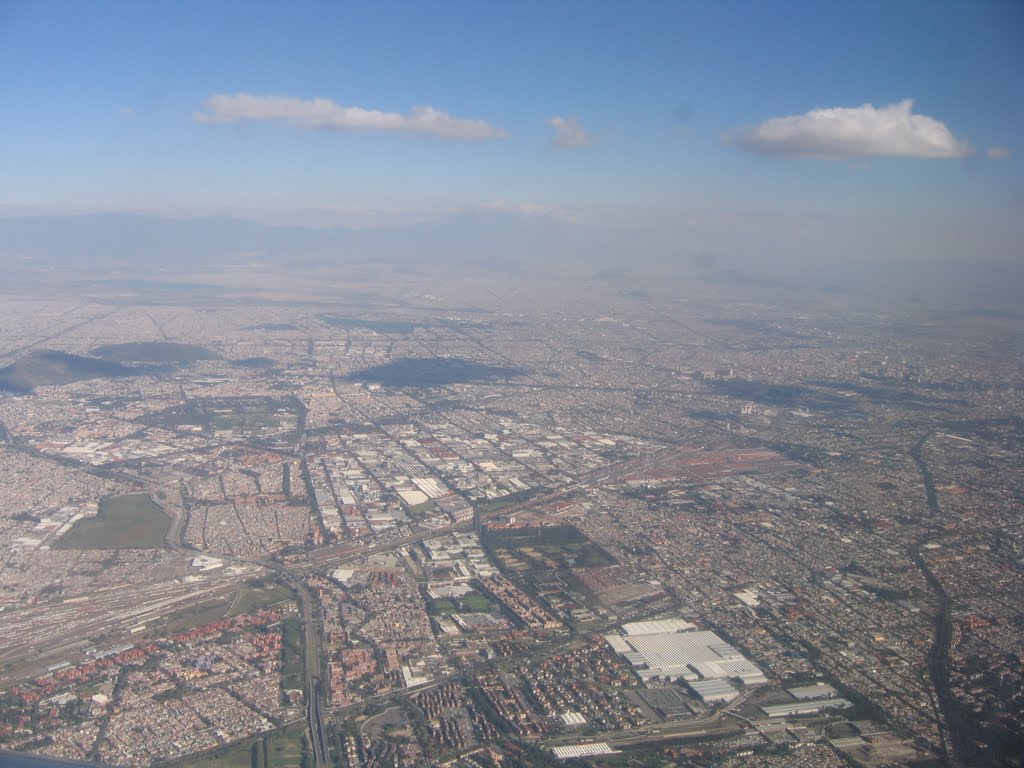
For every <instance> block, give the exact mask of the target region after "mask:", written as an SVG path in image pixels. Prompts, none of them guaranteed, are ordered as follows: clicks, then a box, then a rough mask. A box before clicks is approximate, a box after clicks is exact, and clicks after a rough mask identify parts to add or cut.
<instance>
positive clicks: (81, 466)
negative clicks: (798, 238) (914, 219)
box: [0, 270, 1024, 768]
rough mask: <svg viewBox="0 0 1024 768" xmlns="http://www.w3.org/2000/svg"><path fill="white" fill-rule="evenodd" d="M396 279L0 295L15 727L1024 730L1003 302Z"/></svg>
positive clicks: (519, 760) (87, 755) (1011, 326)
mask: <svg viewBox="0 0 1024 768" xmlns="http://www.w3.org/2000/svg"><path fill="white" fill-rule="evenodd" d="M385 272H386V270H382V271H381V273H380V274H379V275H377V276H376V278H375V279H371V278H370V277H369V276H367V278H366V279H364V280H363V281H362V282H361V283H360V284H358V285H356V286H354V287H350V288H349V289H346V288H345V286H344V284H343V281H339V282H338V284H337V285H336V286H331V285H327V284H321V285H319V286H318V287H317V288H316V289H315V290H316V291H317V295H313V296H311V297H307V298H305V299H303V300H302V301H299V300H298V299H297V298H296V299H294V300H289V299H288V298H287V297H286V296H284V295H283V294H284V293H285V292H286V291H288V290H292V289H290V288H289V287H288V280H287V276H283V277H280V278H279V279H278V280H276V281H272V282H274V283H275V284H276V285H277V288H276V292H277V294H278V296H277V298H276V299H275V300H273V301H271V300H268V299H266V298H264V299H260V298H259V296H258V292H257V291H255V290H254V291H253V292H252V295H251V296H248V297H238V298H234V299H232V298H230V297H213V296H211V297H210V298H209V299H208V300H202V301H198V300H195V299H189V300H188V301H187V302H186V301H184V300H182V299H180V298H176V297H175V296H174V287H173V286H162V285H161V284H159V283H152V284H148V285H146V286H141V287H132V288H126V287H124V286H123V285H121V284H120V283H117V284H114V285H111V286H108V287H106V288H100V287H92V288H91V289H89V290H87V292H86V295H81V296H79V297H78V298H77V299H74V298H72V297H71V296H67V297H65V298H64V299H63V300H51V301H44V300H41V299H33V298H23V297H13V296H7V297H5V299H4V302H3V317H2V327H3V329H4V333H3V337H2V339H0V342H2V345H3V348H4V350H5V362H7V363H8V364H7V365H6V367H4V368H2V369H0V377H2V381H3V384H4V386H5V388H6V389H7V392H6V393H5V394H4V396H3V397H2V398H0V430H2V432H0V434H2V437H3V445H2V446H0V451H2V462H3V467H4V470H5V471H4V472H3V473H2V475H0V509H2V512H3V517H2V522H0V524H2V526H3V534H2V536H3V540H4V542H6V544H5V546H4V549H3V552H2V560H0V608H2V611H0V647H2V652H0V690H2V691H3V693H2V694H0V743H2V745H3V748H5V749H9V750H16V751H27V752H38V753H42V754H46V755H53V756H60V757H65V758H73V759H79V760H93V761H99V762H102V763H103V764H108V765H127V766H165V765H166V766H175V765H189V766H191V765H196V766H220V765H249V764H252V765H258V766H271V765H274V766H278V765H281V766H283V765H293V764H295V765H298V764H301V765H304V766H305V765H310V766H313V765H315V766H321V767H322V766H335V765H337V766H351V767H352V768H356V767H362V766H384V765H387V766H391V765H423V766H426V765H448V766H467V767H468V766H497V765H553V764H556V763H558V762H560V761H562V760H566V759H586V760H590V761H591V762H592V764H594V765H619V764H627V765H636V764H645V765H646V764H648V762H645V761H653V762H650V764H652V765H653V764H661V762H659V761H666V760H668V761H671V760H675V761H679V762H676V764H680V765H689V764H692V765H711V764H712V763H713V764H715V765H728V766H734V765H735V766H740V765H758V766H790V765H806V766H832V765H835V766H844V765H851V764H852V765H862V766H882V765H942V764H945V763H946V762H948V761H951V760H959V761H963V763H964V764H967V765H974V764H980V761H982V760H996V759H1000V756H1002V758H1007V757H1009V756H1011V755H1013V754H1014V753H1015V751H1016V750H1018V749H1019V748H1020V745H1021V743H1022V741H1021V738H1022V735H1024V731H1022V722H1024V717H1022V716H1024V671H1022V668H1021V658H1022V655H1024V647H1022V646H1024V634H1022V632H1021V628H1022V627H1021V610H1020V608H1021V605H1022V601H1024V578H1022V576H1024V534H1022V531H1021V528H1020V514H1021V504H1022V503H1024V501H1022V500H1024V464H1022V462H1021V451H1022V449H1024V420H1022V419H1021V415H1020V414H1021V406H1022V402H1024V385H1022V384H1021V382H1022V381H1024V370H1022V364H1024V361H1022V359H1021V357H1020V354H1019V351H1020V349H1021V348H1022V347H1021V342H1022V338H1021V334H1022V329H1021V323H1020V317H1019V315H1012V316H1011V315H1005V316H1004V315H1002V314H991V313H982V312H964V311H954V310H942V309H935V308H931V307H924V306H919V305H914V304H910V305H907V306H905V307H903V308H901V309H899V310H891V311H884V310H879V309H878V308H874V309H869V308H868V307H867V306H862V305H861V304H862V302H861V301H860V300H858V299H856V298H849V297H847V298H839V299H837V298H836V296H835V295H834V294H831V293H819V294H817V295H807V294H804V295H801V296H795V295H793V292H792V291H789V290H788V289H786V288H784V287H772V288H766V287H764V286H762V285H759V284H758V285H750V284H749V283H748V282H746V281H744V280H740V279H738V278H737V277H736V276H735V275H731V274H719V273H715V274H713V275H711V276H708V277H705V278H703V279H695V280H694V281H693V282H692V283H690V284H688V285H685V286H682V287H680V286H673V289H672V291H671V292H666V291H659V289H658V288H657V287H656V286H654V285H652V286H648V287H643V286H642V285H641V283H640V282H638V281H635V280H626V279H624V278H617V277H609V276H605V275H593V276H590V277H588V278H585V279H582V280H579V281H574V288H573V293H572V295H571V297H569V298H566V291H567V290H568V289H569V287H570V286H569V285H568V284H567V283H563V282H559V281H558V280H557V279H556V278H552V279H551V280H550V281H543V282H537V281H536V280H534V279H533V277H532V276H507V275H506V276H500V277H498V278H495V277H493V276H487V275H482V274H481V275H475V276H474V275H467V276H465V277H462V278H455V277H452V278H449V279H448V280H446V281H443V282H442V283H441V284H439V283H436V282H434V281H432V280H430V281H424V280H423V279H422V278H421V277H420V276H415V275H413V276H410V275H401V274H396V273H395V272H394V271H392V272H390V273H388V274H385ZM266 277H267V279H268V281H270V277H271V276H270V275H267V276H266ZM294 290H297V289H294ZM371 293H373V294H375V296H374V297H373V298H370V297H369V294H371ZM328 294H330V296H329V297H328ZM58 339H59V342H58V343H56V344H55V340H58ZM54 347H59V349H55V348H54ZM687 760H691V761H693V762H689V763H688V762H686V761H687ZM638 761H639V762H638Z"/></svg>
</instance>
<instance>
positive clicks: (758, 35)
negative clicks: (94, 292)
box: [0, 0, 1024, 218]
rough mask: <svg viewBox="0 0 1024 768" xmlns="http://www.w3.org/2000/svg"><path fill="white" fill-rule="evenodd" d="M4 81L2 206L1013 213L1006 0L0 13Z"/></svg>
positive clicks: (1019, 113)
mask: <svg viewBox="0 0 1024 768" xmlns="http://www.w3.org/2000/svg"><path fill="white" fill-rule="evenodd" d="M0 73H2V74H0V104H2V105H3V106H2V111H0V206H3V208H4V210H8V211H19V210H24V209H25V208H33V209H36V210H69V209H74V210H121V209H123V210H136V209H144V210H152V211H169V212H172V211H177V212H180V211H190V212H197V213H202V212H224V211H231V210H239V211H275V210H279V211H291V212H293V213H294V212H301V211H304V210H307V209H309V210H314V209H315V210H339V211H389V212H395V215H399V214H402V215H404V214H405V213H406V212H426V213H428V214H429V213H430V212H436V211H448V210H459V209H465V208H473V207H477V206H505V207H508V208H509V209H521V210H523V211H534V210H543V209H548V208H551V209H559V210H573V211H587V210H591V211H593V210H600V211H609V210H611V211H641V212H650V211H663V212H665V211H667V212H673V211H684V210H715V211H726V210H756V211H779V212H781V213H785V214H787V215H833V214H841V215H856V216H871V215H875V214H878V215H892V214H893V213H894V212H898V213H906V214H908V215H914V216H924V217H928V216H936V217H943V216H947V215H949V214H951V213H955V214H956V215H977V216H982V217H990V218H991V217H995V218H1000V217H1002V218H1008V217H1013V216H1015V215H1016V214H1017V213H1018V212H1019V211H1020V209H1021V207H1022V203H1024V179H1022V174H1021V155H1022V153H1024V146H1022V145H1021V143H1020V139H1021V137H1022V136H1024V106H1022V100H1021V98H1020V93H1021V84H1020V79H1021V74H1022V73H1024V4H1021V3H1019V2H980V1H979V2H962V3H953V2H943V1H942V0H924V1H922V2H911V1H906V2H891V1H885V2H871V1H868V0H865V1H860V2H856V3H832V2H820V0H819V1H816V2H807V3H803V2H777V3H767V2H730V1H728V0H726V1H725V2H665V3H659V2H641V3H634V2H613V3H602V2H538V3H531V2H515V3H498V2H433V3H423V2H408V3H388V2H373V3H371V2H359V3H355V2H352V3H347V2H344V3H343V2H336V3H323V4H308V3H283V2H282V3H273V4H272V3H260V2H246V3H241V2H203V3H198V2H197V3H192V2H173V3H161V2H123V3H121V2H117V3H115V2H46V1H45V0H34V1H33V2H19V1H18V0H0ZM240 95H244V97H245V98H246V99H248V101H247V102H245V103H242V101H240V100H239V98H238V97H239V96H240ZM218 96H219V97H221V100H220V101H216V97H218ZM271 97H274V98H275V99H277V100H276V101H274V100H271ZM211 99H215V101H213V102H211V101H210V100H211ZM313 99H321V100H323V101H322V102H321V103H320V107H318V108H315V107H314V106H312V100H313ZM905 99H912V100H913V105H912V107H910V106H906V107H904V108H903V111H902V112H900V111H899V108H898V107H896V106H894V105H898V104H899V103H900V102H901V101H903V100H905ZM864 105H870V107H867V108H866V109H861V108H862V107H864ZM418 106H419V107H423V106H426V107H431V108H433V109H434V110H437V111H438V112H440V113H444V116H447V117H444V120H448V121H449V122H448V123H442V124H441V125H440V127H438V126H437V124H434V128H426V129H425V128H424V126H425V125H426V124H425V123H423V122H422V121H420V122H417V119H416V118H415V117H414V115H413V113H412V110H413V109H414V108H415V107H418ZM349 108H358V109H359V110H367V111H374V110H376V111H378V112H380V113H385V114H384V115H383V116H381V115H376V116H375V115H369V116H366V115H364V114H363V113H359V114H357V115H356V118H358V119H356V120H355V122H353V119H352V115H353V114H354V113H352V112H348V111H346V110H348V109H349ZM835 109H840V110H845V111H839V112H833V113H824V112H813V111H814V110H835ZM317 110H319V111H317ZM808 113H811V114H810V115H808ZM197 118H198V119H197ZM555 118H562V119H563V120H564V121H567V122H564V123H563V125H564V126H567V127H565V128H564V130H563V133H562V134H558V133H556V130H555V128H554V127H553V124H552V123H551V121H552V120H553V119H555ZM775 118H783V119H788V120H782V121H776V122H774V123H770V122H767V121H771V120H772V119H775ZM460 121H468V122H460ZM469 123H472V125H474V126H476V129H479V131H478V133H479V132H480V131H483V132H484V133H485V134H486V135H484V136H467V135H465V134H466V133H467V131H469V132H470V133H471V132H472V131H471V130H470V129H468V128H467V127H466V126H467V125H469ZM480 126H483V128H480ZM476 129H473V130H476ZM287 215H291V214H287ZM287 215H286V218H287ZM295 215H299V214H297V213H296V214H295Z"/></svg>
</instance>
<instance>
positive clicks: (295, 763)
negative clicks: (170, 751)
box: [170, 723, 306, 768]
mask: <svg viewBox="0 0 1024 768" xmlns="http://www.w3.org/2000/svg"><path fill="white" fill-rule="evenodd" d="M305 737H306V726H305V724H304V723H295V724H294V725H289V726H286V727H284V728H281V729H279V730H276V731H273V732H272V733H268V734H267V735H265V736H262V737H257V738H253V739H245V740H244V741H240V742H238V743H237V744H232V745H230V746H226V747H219V748H217V749H214V750H212V751H210V752H205V753H203V754H200V755H194V756H191V757H183V758H181V759H180V760H175V761H173V762H172V763H171V764H170V765H172V766H175V768H300V766H301V765H302V762H303V761H302V753H303V742H304V741H305Z"/></svg>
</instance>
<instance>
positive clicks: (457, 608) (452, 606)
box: [427, 592, 494, 616]
mask: <svg viewBox="0 0 1024 768" xmlns="http://www.w3.org/2000/svg"><path fill="white" fill-rule="evenodd" d="M427 610H428V612H429V613H430V614H431V615H432V616H447V615H448V614H451V613H487V612H488V611H492V610H494V603H492V602H491V601H490V600H488V599H487V598H486V597H484V596H483V595H481V594H480V593H479V592H470V593H468V594H466V595H463V596H462V597H447V598H441V599H440V600H430V601H428V604H427Z"/></svg>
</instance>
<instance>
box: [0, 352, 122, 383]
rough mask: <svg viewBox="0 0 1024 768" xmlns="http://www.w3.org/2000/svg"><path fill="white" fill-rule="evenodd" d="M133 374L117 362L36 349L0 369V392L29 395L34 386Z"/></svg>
mask: <svg viewBox="0 0 1024 768" xmlns="http://www.w3.org/2000/svg"><path fill="white" fill-rule="evenodd" d="M136 373H137V372H136V371H133V370H132V369H130V368H126V367H125V366H123V365H121V364H120V363H118V362H113V361H110V360H98V359H96V358H94V357H83V356H81V355H72V354H70V353H68V352H57V351H55V350H52V349H40V350H37V351H35V352H32V353H30V354H28V355H25V356H24V357H21V358H19V359H18V360H15V361H14V362H13V363H11V364H10V365H7V366H4V367H3V368H0V390H7V391H10V392H31V391H32V390H33V389H35V388H36V387H44V386H49V385H54V384H71V383H72V382H75V381H83V380H85V379H100V378H110V377H115V376H133V375H135V374H136Z"/></svg>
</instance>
